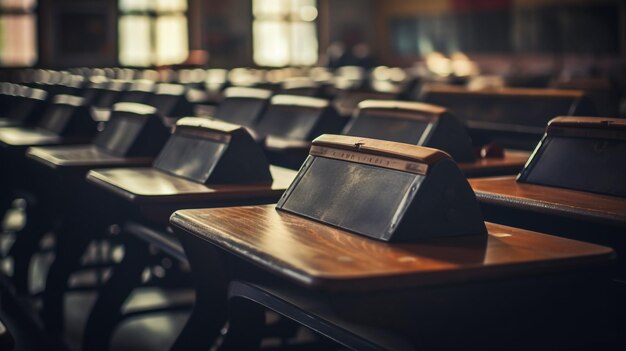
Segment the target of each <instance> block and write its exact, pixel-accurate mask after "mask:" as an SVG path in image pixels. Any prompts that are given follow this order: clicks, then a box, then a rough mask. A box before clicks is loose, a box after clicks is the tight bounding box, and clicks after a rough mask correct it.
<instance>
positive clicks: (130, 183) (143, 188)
mask: <svg viewBox="0 0 626 351" xmlns="http://www.w3.org/2000/svg"><path fill="white" fill-rule="evenodd" d="M270 172H271V173H272V177H273V179H274V180H273V182H272V184H247V185H238V184H235V185H233V184H223V185H204V184H200V183H196V182H192V181H190V180H187V179H183V178H180V177H176V176H173V175H170V174H167V173H164V172H162V171H159V170H157V169H154V168H118V169H102V170H92V171H90V172H89V173H88V174H87V180H88V181H89V182H91V183H94V184H97V185H99V186H102V187H104V188H106V189H108V190H110V191H112V192H114V193H116V194H117V195H119V196H121V197H123V198H125V199H126V200H128V201H131V202H136V203H150V202H154V203H161V202H168V201H172V200H176V201H194V200H206V201H210V200H231V199H240V198H251V197H264V196H268V197H269V196H279V195H280V194H281V193H282V192H283V191H285V189H287V187H288V186H289V184H291V182H292V181H293V179H294V178H295V176H296V174H297V172H296V171H293V170H289V169H285V168H281V167H276V166H270Z"/></svg>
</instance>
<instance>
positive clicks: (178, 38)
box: [118, 0, 189, 66]
mask: <svg viewBox="0 0 626 351" xmlns="http://www.w3.org/2000/svg"><path fill="white" fill-rule="evenodd" d="M119 9H120V14H121V15H120V19H119V24H118V25H119V61H120V64H122V65H124V66H150V65H170V64H177V63H181V62H183V61H185V60H186V59H187V56H188V55H189V35H188V25H187V13H186V11H187V1H186V0H119Z"/></svg>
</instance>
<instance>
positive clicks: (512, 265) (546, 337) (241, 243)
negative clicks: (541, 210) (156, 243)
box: [171, 205, 614, 350]
mask: <svg viewBox="0 0 626 351" xmlns="http://www.w3.org/2000/svg"><path fill="white" fill-rule="evenodd" d="M171 223H172V224H173V225H174V228H175V229H176V230H175V233H176V234H177V235H178V237H179V238H180V240H181V242H182V243H183V246H184V248H185V252H186V254H187V257H188V258H189V261H190V264H191V266H192V270H193V271H194V272H195V279H196V286H197V287H198V289H199V290H198V292H197V298H198V305H197V307H195V308H194V312H193V314H192V316H194V318H198V317H199V318H201V316H208V315H211V316H216V315H219V313H220V312H222V313H223V311H222V309H221V307H218V306H213V307H211V308H210V309H207V308H206V306H207V305H206V304H208V303H209V300H206V299H213V303H215V299H217V298H219V297H220V296H221V295H220V291H221V290H220V289H223V290H224V291H227V292H228V299H229V306H230V307H229V309H230V311H231V314H230V323H231V324H230V326H231V327H230V328H229V333H228V334H227V337H226V343H229V346H232V345H230V343H231V342H235V343H236V342H237V341H247V340H253V343H252V344H246V345H245V347H254V346H255V345H254V336H253V335H251V334H249V333H252V334H254V330H255V328H259V323H260V324H261V325H262V323H263V320H264V319H263V316H264V314H263V311H264V309H263V307H264V308H269V309H272V310H274V311H276V312H278V313H279V314H281V315H284V316H287V317H288V318H290V319H293V320H294V321H296V322H298V323H301V324H303V325H305V326H307V327H309V328H311V329H313V330H315V331H316V332H318V333H320V334H322V335H325V336H327V337H329V338H331V339H333V340H335V341H337V342H339V343H341V344H343V345H345V346H347V347H348V348H351V349H370V350H373V349H376V350H379V349H395V350H414V349H421V348H425V349H431V348H437V347H439V348H444V349H447V348H458V347H460V345H464V346H468V345H472V347H478V346H479V345H482V346H481V347H483V348H484V347H486V348H492V347H496V345H501V343H507V342H510V340H517V341H518V342H519V345H518V346H520V347H521V345H526V346H529V345H527V344H530V345H533V344H535V345H537V344H536V343H537V342H539V341H541V342H545V345H552V346H555V345H561V346H563V345H565V344H568V343H569V342H571V340H577V339H576V337H582V338H583V339H584V338H585V337H587V336H588V335H591V334H593V333H594V332H595V331H593V332H592V331H591V329H589V330H587V329H586V328H588V327H589V326H590V325H593V324H594V323H595V324H597V323H598V320H599V319H598V318H605V316H601V317H600V315H601V311H602V309H601V306H600V305H601V304H602V303H604V302H605V301H603V300H602V299H601V298H599V296H601V294H603V293H600V295H598V293H599V292H600V291H603V292H605V291H606V285H607V282H608V279H607V278H606V275H604V274H602V272H603V270H605V268H603V267H604V266H605V265H606V264H607V263H608V262H609V261H610V260H611V258H612V257H613V256H614V254H613V251H612V250H611V249H609V248H606V247H602V246H598V245H593V244H587V243H582V242H578V241H573V240H568V239H563V238H558V237H553V236H548V235H544V234H540V233H536V232H531V231H527V230H523V229H516V228H512V227H507V226H503V225H498V224H493V223H487V229H488V231H489V235H488V237H487V239H486V240H485V239H482V240H481V239H480V238H475V237H474V238H470V237H465V238H462V237H457V238H447V239H437V240H429V241H422V242H417V243H402V244H387V243H384V242H380V241H376V240H372V239H368V238H366V237H363V236H359V235H356V234H352V233H349V232H346V231H343V230H340V229H336V228H332V227H329V226H325V225H322V224H320V223H317V222H313V221H310V220H307V219H304V218H301V217H299V216H295V215H292V214H289V213H286V212H281V211H277V210H276V209H275V208H274V206H272V205H265V206H247V207H235V208H214V209H196V210H180V211H177V212H175V213H174V215H172V217H171ZM203 244H205V245H204V247H203ZM215 248H218V250H215ZM216 257H219V261H220V263H216V262H215V261H216ZM224 275H226V277H224ZM224 282H226V283H224ZM229 283H230V284H229ZM220 284H226V285H227V288H224V287H220ZM504 296H506V298H503V297H504ZM564 296H567V298H564ZM574 296H575V297H574ZM218 304H223V303H222V302H218ZM201 306H205V307H201ZM220 306H221V305H220ZM259 306H262V307H261V308H259ZM574 315H576V316H578V318H580V319H582V320H580V319H576V318H574ZM206 318H207V317H205V319H206ZM213 318H215V317H213ZM574 320H576V322H575V323H574V322H573V321H574ZM600 320H602V321H604V320H606V318H605V319H600ZM252 321H256V322H257V324H254V322H252ZM204 322H205V323H206V324H205V325H210V324H209V323H214V324H211V325H214V326H221V325H222V324H220V323H219V320H218V321H207V320H205V321H204ZM576 323H578V324H576ZM602 327H604V325H603V326H602ZM190 329H192V328H190ZM584 330H587V331H586V332H585V333H583V331H584ZM608 333H611V332H608ZM446 335H447V336H448V337H446ZM449 335H455V337H454V338H449ZM523 336H525V337H523ZM198 337H200V338H202V337H201V336H198V335H196V338H198ZM568 338H569V339H568ZM189 339H190V340H194V339H191V336H189ZM563 340H566V342H565V343H564V344H561V342H563ZM194 342H202V341H200V340H198V339H195V340H194ZM525 343H526V344H525ZM239 346H240V345H239Z"/></svg>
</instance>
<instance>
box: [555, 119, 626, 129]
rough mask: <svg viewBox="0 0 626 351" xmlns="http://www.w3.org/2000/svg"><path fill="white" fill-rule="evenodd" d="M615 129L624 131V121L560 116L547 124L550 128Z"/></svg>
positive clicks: (625, 124) (625, 122)
mask: <svg viewBox="0 0 626 351" xmlns="http://www.w3.org/2000/svg"><path fill="white" fill-rule="evenodd" d="M609 126H610V127H611V128H616V129H625V128H626V119H624V118H610V117H580V116H560V117H555V118H553V119H552V120H551V121H550V122H549V123H548V130H550V127H579V128H594V127H596V128H607V127H609Z"/></svg>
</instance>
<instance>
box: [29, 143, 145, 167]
mask: <svg viewBox="0 0 626 351" xmlns="http://www.w3.org/2000/svg"><path fill="white" fill-rule="evenodd" d="M26 155H27V156H28V157H29V158H32V159H34V160H36V161H38V162H41V163H43V164H45V165H47V166H49V167H51V168H55V169H59V168H64V169H65V168H72V169H91V168H103V167H119V166H149V165H150V164H152V161H153V158H152V157H117V156H114V155H111V154H109V153H107V152H105V151H103V150H102V149H100V148H98V147H97V146H95V145H68V146H65V145H64V146H47V147H31V148H29V149H28V150H27V151H26Z"/></svg>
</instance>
